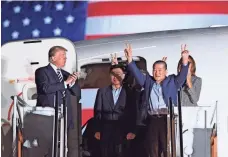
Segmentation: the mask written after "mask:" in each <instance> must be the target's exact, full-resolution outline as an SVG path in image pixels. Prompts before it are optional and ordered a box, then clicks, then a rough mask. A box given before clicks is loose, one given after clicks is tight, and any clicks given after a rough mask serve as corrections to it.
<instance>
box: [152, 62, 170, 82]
mask: <svg viewBox="0 0 228 157" xmlns="http://www.w3.org/2000/svg"><path fill="white" fill-rule="evenodd" d="M166 74H167V70H166V69H165V65H164V64H162V63H158V64H155V66H154V69H153V77H154V79H155V80H156V81H157V82H161V81H163V80H164V79H165V77H166Z"/></svg>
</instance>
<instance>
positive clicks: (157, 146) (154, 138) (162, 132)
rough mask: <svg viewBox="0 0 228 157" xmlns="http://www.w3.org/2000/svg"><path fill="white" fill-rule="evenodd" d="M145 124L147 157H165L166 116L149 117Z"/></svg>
mask: <svg viewBox="0 0 228 157" xmlns="http://www.w3.org/2000/svg"><path fill="white" fill-rule="evenodd" d="M147 124H148V125H147V132H146V139H145V143H144V145H145V148H146V153H147V157H167V116H166V115H162V116H160V117H159V116H149V117H148V123H147Z"/></svg>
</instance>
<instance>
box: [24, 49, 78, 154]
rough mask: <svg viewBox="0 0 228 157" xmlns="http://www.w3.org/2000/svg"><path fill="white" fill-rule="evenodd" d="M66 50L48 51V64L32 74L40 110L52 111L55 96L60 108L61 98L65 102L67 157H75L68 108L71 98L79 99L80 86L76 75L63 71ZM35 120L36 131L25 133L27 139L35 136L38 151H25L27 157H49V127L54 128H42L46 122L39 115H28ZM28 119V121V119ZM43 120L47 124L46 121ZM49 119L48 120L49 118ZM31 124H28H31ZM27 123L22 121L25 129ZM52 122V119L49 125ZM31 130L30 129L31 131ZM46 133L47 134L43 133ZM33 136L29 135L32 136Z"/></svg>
mask: <svg viewBox="0 0 228 157" xmlns="http://www.w3.org/2000/svg"><path fill="white" fill-rule="evenodd" d="M66 51H67V50H66V49H65V48H64V47H61V46H54V47H52V48H51V49H50V50H49V53H48V57H49V62H50V63H49V64H48V65H47V66H45V67H41V68H38V69H37V70H36V72H35V83H36V86H37V94H38V97H37V106H41V107H54V105H55V95H56V92H58V95H59V101H58V102H59V105H60V104H63V98H65V99H66V102H67V104H66V105H67V124H68V125H67V133H68V139H67V144H68V156H69V157H76V156H77V151H78V150H77V149H76V143H75V141H76V139H77V134H75V131H74V130H75V129H76V128H75V127H76V126H74V120H73V113H74V114H76V112H73V110H72V106H71V95H74V96H78V97H79V96H80V88H79V85H78V84H77V83H76V82H75V81H76V80H77V77H78V73H75V72H74V73H73V74H70V73H68V72H67V71H65V70H63V69H62V68H63V67H64V66H65V63H66V59H67V58H66ZM31 116H33V117H34V116H35V117H36V118H34V121H33V123H34V124H36V127H33V128H36V129H33V128H30V132H29V129H28V130H26V132H27V134H30V135H29V137H32V136H36V137H39V138H37V140H38V143H37V147H34V148H30V149H28V151H29V152H28V154H29V155H28V156H32V157H35V156H39V157H43V156H45V155H46V156H48V157H49V156H50V157H51V150H52V149H51V148H52V136H53V134H52V130H50V129H51V128H50V127H49V126H52V125H53V124H52V123H51V124H49V125H48V124H46V126H44V124H45V123H46V122H47V119H48V118H47V117H45V116H41V115H31ZM30 118H31V117H30ZM45 119H46V120H45ZM49 119H50V118H49ZM30 122H31V121H30ZM30 122H29V120H28V121H25V125H27V126H29V125H30ZM50 122H53V119H52V120H51V121H50ZM31 129H33V130H32V131H31ZM46 129H49V130H46ZM31 134H32V135H31Z"/></svg>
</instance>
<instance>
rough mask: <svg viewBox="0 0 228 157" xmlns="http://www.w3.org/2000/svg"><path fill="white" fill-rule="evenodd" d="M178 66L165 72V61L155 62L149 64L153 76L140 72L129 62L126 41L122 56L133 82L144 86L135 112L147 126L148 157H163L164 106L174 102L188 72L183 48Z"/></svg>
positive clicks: (132, 62)
mask: <svg viewBox="0 0 228 157" xmlns="http://www.w3.org/2000/svg"><path fill="white" fill-rule="evenodd" d="M181 55H182V65H181V66H182V67H181V71H180V72H179V74H178V75H177V76H176V75H169V76H166V75H167V64H166V62H164V61H161V60H159V61H156V62H155V63H154V64H153V72H152V73H153V76H150V75H149V74H146V75H143V74H142V73H141V72H140V70H139V69H138V68H137V67H136V65H135V63H134V61H132V49H131V46H130V45H128V44H127V48H126V49H125V56H126V58H127V61H128V70H129V71H130V72H132V74H133V75H134V77H135V79H136V81H137V82H138V83H139V84H140V85H141V86H142V87H143V88H144V91H143V95H142V102H141V105H140V107H141V109H140V112H141V113H140V114H139V117H138V118H139V121H144V122H145V123H146V125H147V135H146V141H145V146H146V153H147V156H148V157H161V156H162V154H163V157H167V111H168V110H167V105H168V102H169V99H170V98H171V99H172V102H173V103H174V104H177V91H178V89H179V88H180V87H181V86H182V85H183V84H184V82H185V80H186V77H187V73H188V66H189V65H188V56H189V52H188V51H187V50H184V51H182V53H181Z"/></svg>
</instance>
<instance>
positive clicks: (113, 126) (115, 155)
mask: <svg viewBox="0 0 228 157" xmlns="http://www.w3.org/2000/svg"><path fill="white" fill-rule="evenodd" d="M124 138H125V135H124V131H123V128H122V126H121V125H119V122H111V121H110V122H108V123H105V124H103V126H102V131H101V156H102V157H123V154H124V152H123V148H124V146H123V144H124V143H123V142H124Z"/></svg>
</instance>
